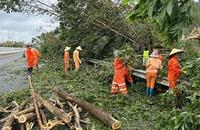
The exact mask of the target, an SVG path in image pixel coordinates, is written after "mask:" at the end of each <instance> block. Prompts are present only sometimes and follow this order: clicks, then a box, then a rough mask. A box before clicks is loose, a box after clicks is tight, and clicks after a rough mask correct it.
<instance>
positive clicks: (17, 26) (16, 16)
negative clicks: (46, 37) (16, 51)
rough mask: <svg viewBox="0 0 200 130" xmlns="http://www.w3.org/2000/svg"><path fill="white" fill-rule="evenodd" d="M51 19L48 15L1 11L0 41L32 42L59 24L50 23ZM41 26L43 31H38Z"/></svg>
mask: <svg viewBox="0 0 200 130" xmlns="http://www.w3.org/2000/svg"><path fill="white" fill-rule="evenodd" d="M49 20H50V17H49V16H46V15H40V16H28V15H25V14H22V13H10V14H9V13H5V12H3V11H0V38H1V39H0V42H2V41H3V42H5V41H8V40H10V41H12V40H14V41H24V42H25V43H30V42H31V39H32V38H33V37H36V36H39V35H40V34H41V33H42V32H48V31H51V30H53V29H55V28H56V27H58V26H59V24H58V23H54V24H50V23H49ZM49 25H51V26H49ZM41 27H42V32H39V31H37V30H38V29H39V28H41Z"/></svg>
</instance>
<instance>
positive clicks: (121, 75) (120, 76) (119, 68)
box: [111, 50, 134, 95]
mask: <svg viewBox="0 0 200 130" xmlns="http://www.w3.org/2000/svg"><path fill="white" fill-rule="evenodd" d="M117 52H118V51H117V50H116V51H114V56H115V59H114V78H113V81H112V87H111V93H117V92H118V89H119V90H120V92H121V94H123V95H126V94H127V93H128V92H127V88H126V82H125V80H126V78H127V80H128V81H129V82H130V83H131V86H134V84H133V79H132V77H131V74H130V73H128V69H130V68H126V66H125V64H124V63H123V62H122V58H119V57H117ZM126 60H128V59H126ZM131 70H132V69H131Z"/></svg>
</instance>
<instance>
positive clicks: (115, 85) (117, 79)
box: [111, 69, 127, 95]
mask: <svg viewBox="0 0 200 130" xmlns="http://www.w3.org/2000/svg"><path fill="white" fill-rule="evenodd" d="M118 89H119V90H120V92H121V94H124V95H126V94H127V89H126V83H125V75H124V73H123V69H116V70H115V75H114V78H113V81H112V88H111V93H117V92H118Z"/></svg>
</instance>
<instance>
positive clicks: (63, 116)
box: [35, 93, 72, 123]
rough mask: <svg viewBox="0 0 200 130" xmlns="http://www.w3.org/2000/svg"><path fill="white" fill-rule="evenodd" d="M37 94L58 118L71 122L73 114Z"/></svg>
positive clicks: (40, 100)
mask: <svg viewBox="0 0 200 130" xmlns="http://www.w3.org/2000/svg"><path fill="white" fill-rule="evenodd" d="M35 96H36V97H37V100H38V102H40V103H41V104H43V105H44V107H46V108H47V109H48V110H49V111H50V112H51V113H53V114H54V116H56V117H57V118H58V119H60V120H63V121H64V122H65V123H68V122H70V120H71V118H72V116H71V115H70V114H67V113H65V112H64V111H63V110H61V109H59V108H57V107H55V106H54V105H53V104H52V103H51V102H48V101H47V100H45V99H44V98H42V97H41V96H39V95H38V94H36V93H35Z"/></svg>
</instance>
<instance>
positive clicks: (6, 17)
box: [0, 0, 198, 43]
mask: <svg viewBox="0 0 200 130" xmlns="http://www.w3.org/2000/svg"><path fill="white" fill-rule="evenodd" d="M46 1H47V2H56V1H57V0H51V1H48V0H46ZM195 1H198V0H195ZM49 20H50V17H49V16H45V15H41V16H27V15H25V14H22V13H10V14H8V13H5V12H3V11H0V43H1V42H2V41H3V42H5V41H8V40H9V41H12V40H14V41H24V42H25V43H30V42H31V39H32V38H33V37H36V36H39V35H40V34H41V33H42V32H48V31H51V30H53V29H55V28H56V27H58V26H59V24H58V22H57V23H54V24H50V23H49ZM49 25H51V26H49ZM41 27H42V32H39V31H37V30H38V29H39V28H41Z"/></svg>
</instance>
